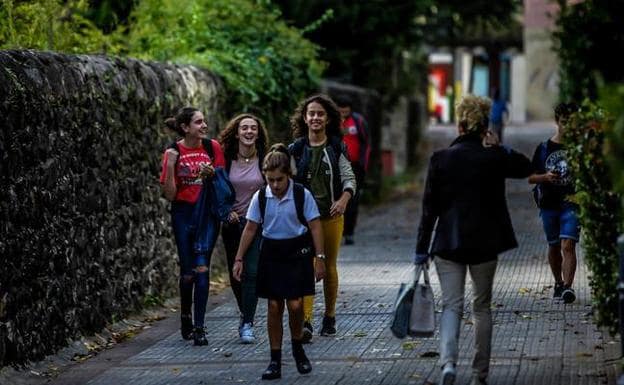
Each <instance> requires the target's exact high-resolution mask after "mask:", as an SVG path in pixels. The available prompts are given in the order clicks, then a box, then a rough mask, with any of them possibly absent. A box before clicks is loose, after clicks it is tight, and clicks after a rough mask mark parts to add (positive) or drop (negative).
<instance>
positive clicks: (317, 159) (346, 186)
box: [288, 94, 356, 343]
mask: <svg viewBox="0 0 624 385" xmlns="http://www.w3.org/2000/svg"><path fill="white" fill-rule="evenodd" d="M290 122H291V125H292V128H293V138H294V142H293V143H291V144H290V146H289V147H288V150H289V151H290V154H291V155H292V156H293V158H294V161H295V165H296V170H297V172H296V174H295V175H294V180H295V181H296V182H298V183H301V184H302V185H304V186H305V187H306V188H308V189H309V190H310V191H311V192H312V195H313V196H314V200H315V201H316V204H317V205H318V208H319V212H320V213H321V226H322V228H323V243H324V245H325V253H326V255H327V260H326V262H325V267H326V269H327V271H326V275H325V280H324V281H323V294H324V296H325V312H324V316H323V324H322V327H321V332H320V334H321V335H322V336H333V335H335V334H336V300H337V297H338V270H337V264H338V254H339V251H340V242H341V240H342V229H343V226H344V217H343V214H344V213H345V210H346V208H347V204H348V203H349V200H350V199H351V198H352V197H353V196H354V195H355V193H356V183H355V175H354V174H353V171H352V170H351V163H350V162H349V159H348V157H347V149H346V146H345V144H344V142H343V141H342V133H341V131H340V122H341V118H340V112H338V107H337V106H336V104H335V103H334V101H333V100H332V99H331V98H330V97H329V96H327V95H323V94H318V95H314V96H310V97H309V98H307V99H305V100H303V101H302V102H301V103H300V104H299V106H298V107H297V109H296V110H295V113H294V114H293V116H292V117H291V119H290ZM313 305H314V297H313V296H306V297H304V299H303V311H304V314H305V322H304V326H303V341H304V343H308V342H310V340H311V339H312V333H313V327H312V315H313Z"/></svg>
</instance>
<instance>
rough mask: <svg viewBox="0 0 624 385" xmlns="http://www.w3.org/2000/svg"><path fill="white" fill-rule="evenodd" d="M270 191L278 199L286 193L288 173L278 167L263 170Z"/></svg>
mask: <svg viewBox="0 0 624 385" xmlns="http://www.w3.org/2000/svg"><path fill="white" fill-rule="evenodd" d="M264 177H265V178H266V181H267V184H268V185H269V188H270V189H271V193H273V195H274V196H275V197H277V198H279V199H281V198H282V197H283V196H284V195H286V191H287V190H288V175H287V174H286V173H284V172H282V171H280V170H278V169H276V170H270V171H265V172H264Z"/></svg>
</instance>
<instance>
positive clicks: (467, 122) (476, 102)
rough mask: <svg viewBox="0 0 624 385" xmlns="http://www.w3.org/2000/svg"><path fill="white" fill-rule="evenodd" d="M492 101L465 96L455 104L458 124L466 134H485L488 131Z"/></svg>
mask: <svg viewBox="0 0 624 385" xmlns="http://www.w3.org/2000/svg"><path fill="white" fill-rule="evenodd" d="M491 108H492V101H490V99H489V98H486V97H481V96H475V95H471V94H468V95H465V96H463V97H462V98H461V99H460V100H459V101H458V102H457V104H455V116H456V118H457V124H458V125H459V126H460V127H461V128H463V129H464V131H466V133H472V132H474V133H479V134H481V133H483V132H485V131H487V129H488V125H489V121H490V109H491Z"/></svg>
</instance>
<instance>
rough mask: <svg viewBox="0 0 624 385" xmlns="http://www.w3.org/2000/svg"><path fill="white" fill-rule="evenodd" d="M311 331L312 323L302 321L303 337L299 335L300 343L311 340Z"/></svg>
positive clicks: (312, 330)
mask: <svg viewBox="0 0 624 385" xmlns="http://www.w3.org/2000/svg"><path fill="white" fill-rule="evenodd" d="M313 332H314V329H313V328H312V325H311V324H310V323H309V322H307V321H306V322H304V323H303V337H301V343H304V344H309V343H310V341H312V333H313Z"/></svg>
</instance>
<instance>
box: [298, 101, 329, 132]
mask: <svg viewBox="0 0 624 385" xmlns="http://www.w3.org/2000/svg"><path fill="white" fill-rule="evenodd" d="M304 120H305V122H306V124H307V125H308V128H309V129H310V130H311V131H313V132H319V131H322V130H324V129H325V127H326V126H327V122H328V121H329V118H328V117H327V111H325V108H324V107H323V105H321V104H320V103H318V102H312V103H310V104H308V106H307V107H306V113H305V119H304Z"/></svg>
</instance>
